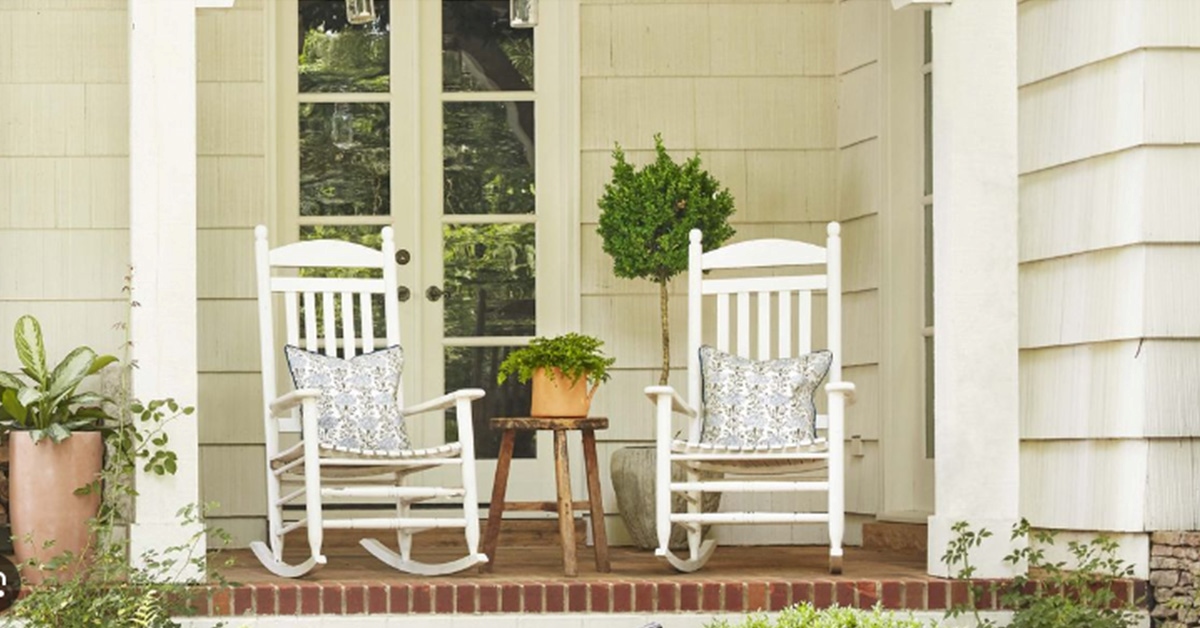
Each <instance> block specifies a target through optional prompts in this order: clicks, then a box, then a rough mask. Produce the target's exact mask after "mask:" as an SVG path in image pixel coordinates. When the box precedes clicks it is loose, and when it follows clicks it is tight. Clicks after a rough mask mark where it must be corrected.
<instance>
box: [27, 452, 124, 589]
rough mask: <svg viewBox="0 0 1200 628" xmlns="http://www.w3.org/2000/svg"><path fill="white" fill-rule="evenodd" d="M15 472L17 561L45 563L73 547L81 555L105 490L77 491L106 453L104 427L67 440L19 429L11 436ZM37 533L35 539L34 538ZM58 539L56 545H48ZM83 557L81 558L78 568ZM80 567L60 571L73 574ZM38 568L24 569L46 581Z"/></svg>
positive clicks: (31, 579) (33, 580) (35, 578)
mask: <svg viewBox="0 0 1200 628" xmlns="http://www.w3.org/2000/svg"><path fill="white" fill-rule="evenodd" d="M8 455H9V459H10V461H11V462H10V469H11V473H10V475H11V477H10V478H9V500H10V501H9V504H10V510H11V513H10V515H11V516H12V533H13V546H14V548H13V549H14V550H15V552H16V556H17V563H18V564H21V563H24V562H26V561H28V560H29V559H31V558H32V559H34V560H35V561H37V563H38V564H45V563H46V562H49V561H50V560H51V559H53V558H54V557H55V556H58V555H59V554H61V553H63V552H66V551H69V552H71V553H72V555H73V556H76V557H78V558H80V559H83V558H84V557H85V552H86V551H87V550H88V549H89V548H90V546H91V540H92V535H91V532H90V531H89V530H88V519H90V518H92V517H94V516H96V512H97V510H98V509H99V508H100V494H99V492H98V491H97V492H93V493H92V494H90V495H76V494H75V490H76V489H78V488H81V487H83V486H86V485H88V484H89V483H91V482H93V481H95V479H96V477H97V475H99V473H100V466H101V464H102V463H103V459H104V442H103V439H102V438H101V434H100V433H99V432H76V433H74V434H72V435H71V436H70V437H69V438H67V439H66V440H64V441H63V442H61V443H55V442H53V441H51V440H50V439H48V438H45V439H42V441H41V442H39V443H37V444H34V442H33V439H32V438H30V436H29V434H28V433H26V432H13V433H11V434H10V435H9V439H8ZM30 539H32V542H30ZM50 540H53V541H54V544H53V545H52V546H51V547H45V544H46V542H47V541H50ZM81 564H82V563H81V562H79V561H76V563H75V564H74V569H77V568H78V566H79V565H81ZM74 569H64V570H60V571H58V572H56V574H55V575H56V576H58V577H60V578H63V577H69V575H70V573H73V572H74ZM44 575H45V574H43V573H42V571H41V570H38V569H22V570H21V578H22V580H23V581H24V582H27V583H29V584H37V583H39V582H41V581H42V579H43V577H44Z"/></svg>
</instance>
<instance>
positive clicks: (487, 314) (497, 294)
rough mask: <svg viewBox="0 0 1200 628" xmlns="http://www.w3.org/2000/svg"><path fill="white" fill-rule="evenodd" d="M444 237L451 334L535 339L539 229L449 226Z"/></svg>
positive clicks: (447, 331) (527, 226)
mask: <svg viewBox="0 0 1200 628" xmlns="http://www.w3.org/2000/svg"><path fill="white" fill-rule="evenodd" d="M442 234H443V259H444V265H443V269H444V273H445V275H444V279H445V287H444V289H445V291H446V295H445V297H444V299H445V310H444V317H445V334H446V336H452V337H453V336H458V337H462V336H532V335H534V330H535V325H534V322H535V316H534V315H535V306H534V288H535V285H536V283H535V278H534V264H535V261H536V256H535V254H534V234H535V230H534V226H533V225H531V224H489V225H446V226H445V227H443V228H442ZM471 385H472V386H477V385H479V384H478V383H475V384H471Z"/></svg>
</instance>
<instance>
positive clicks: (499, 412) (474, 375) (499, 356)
mask: <svg viewBox="0 0 1200 628" xmlns="http://www.w3.org/2000/svg"><path fill="white" fill-rule="evenodd" d="M517 348H519V347H447V348H446V390H448V391H450V390H457V389H459V388H482V389H484V390H485V391H487V394H486V395H484V397H483V399H480V400H479V401H476V402H475V403H474V404H473V405H472V407H471V417H472V419H473V420H472V423H471V424H472V425H473V426H474V428H475V456H476V457H477V458H487V459H495V458H497V457H498V456H499V453H500V436H501V434H502V432H500V431H499V430H493V429H492V427H491V423H490V420H491V418H492V417H512V416H528V415H529V403H530V385H529V384H522V383H520V382H518V381H517V380H516V379H515V378H514V379H510V380H509V381H507V382H505V383H504V384H497V383H496V371H497V370H499V368H500V363H501V362H503V361H504V358H505V357H506V356H507V355H508V354H509V352H511V351H513V350H514V349H517ZM453 419H454V411H453V410H449V411H447V413H446V442H453V441H457V440H458V426H457V424H456V423H455V421H454V420H453ZM513 457H514V458H536V457H537V441H536V440H535V438H534V432H524V431H523V432H517V436H516V440H515V443H514V447H513Z"/></svg>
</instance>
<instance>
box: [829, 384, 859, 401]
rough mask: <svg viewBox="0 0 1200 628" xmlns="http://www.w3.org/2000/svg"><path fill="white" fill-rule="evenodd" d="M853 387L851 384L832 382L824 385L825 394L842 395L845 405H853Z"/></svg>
mask: <svg viewBox="0 0 1200 628" xmlns="http://www.w3.org/2000/svg"><path fill="white" fill-rule="evenodd" d="M854 391H855V386H854V383H853V382H832V383H829V384H825V392H826V393H827V394H830V395H842V397H843V398H845V400H846V405H854V402H855V401H856V399H855V394H854Z"/></svg>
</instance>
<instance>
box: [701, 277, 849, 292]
mask: <svg viewBox="0 0 1200 628" xmlns="http://www.w3.org/2000/svg"><path fill="white" fill-rule="evenodd" d="M759 286H763V287H769V289H770V291H779V290H807V291H812V290H824V289H825V288H826V279H825V276H824V275H805V276H796V277H780V278H776V277H746V278H742V279H710V280H708V281H705V282H704V287H703V288H701V290H703V292H704V294H736V293H749V292H758V293H760V294H762V293H763V291H762V290H760V289H759ZM766 294H769V292H766Z"/></svg>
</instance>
